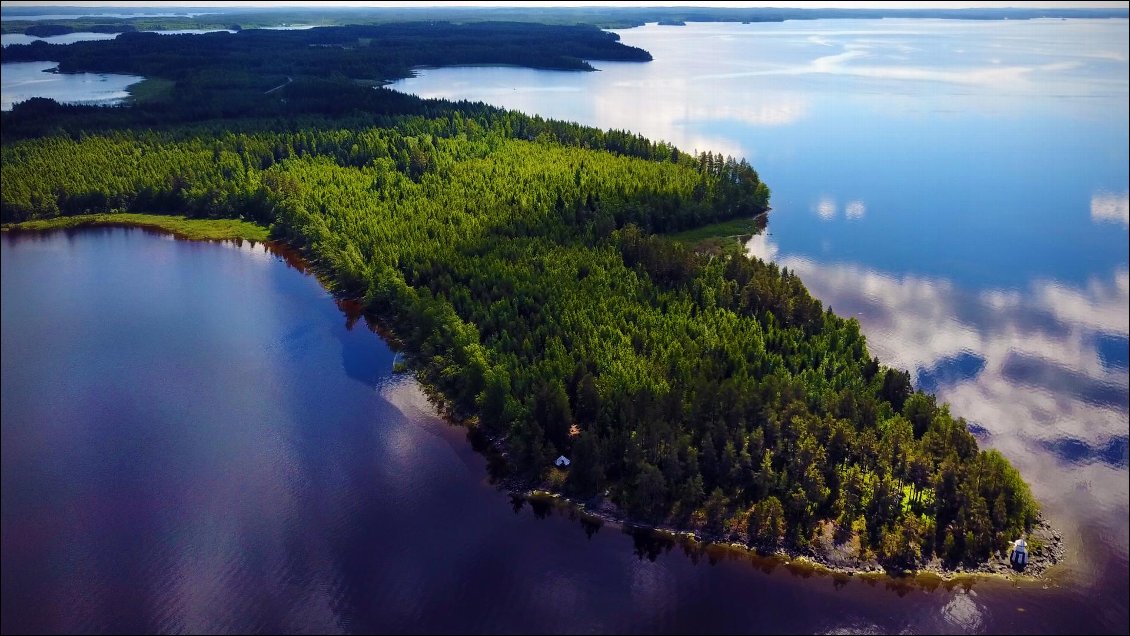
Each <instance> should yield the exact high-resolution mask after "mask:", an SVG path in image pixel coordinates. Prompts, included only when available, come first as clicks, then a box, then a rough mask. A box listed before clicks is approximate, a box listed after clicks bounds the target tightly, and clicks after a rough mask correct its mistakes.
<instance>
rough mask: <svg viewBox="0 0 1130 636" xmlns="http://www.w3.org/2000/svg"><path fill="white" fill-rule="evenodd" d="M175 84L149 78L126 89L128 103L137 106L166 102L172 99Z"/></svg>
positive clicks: (169, 81) (165, 80) (170, 81)
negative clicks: (128, 97)
mask: <svg viewBox="0 0 1130 636" xmlns="http://www.w3.org/2000/svg"><path fill="white" fill-rule="evenodd" d="M175 84H176V82H174V81H172V80H167V79H160V78H156V77H151V78H148V79H143V80H141V81H140V82H138V83H136V84H131V85H130V86H129V87H127V88H126V92H127V93H129V96H130V101H132V102H134V103H138V104H145V103H158V102H167V101H169V100H170V99H172V95H173V86H174V85H175Z"/></svg>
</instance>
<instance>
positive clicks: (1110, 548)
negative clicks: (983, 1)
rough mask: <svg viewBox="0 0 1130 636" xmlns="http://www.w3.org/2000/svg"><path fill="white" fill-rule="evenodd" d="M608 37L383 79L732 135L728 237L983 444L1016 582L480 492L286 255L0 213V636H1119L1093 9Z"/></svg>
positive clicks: (1119, 311)
mask: <svg viewBox="0 0 1130 636" xmlns="http://www.w3.org/2000/svg"><path fill="white" fill-rule="evenodd" d="M620 33H621V36H622V37H623V39H624V41H625V42H626V43H628V44H633V45H636V46H642V47H644V48H646V49H647V50H649V51H650V52H651V53H652V54H653V55H654V57H655V60H654V61H653V62H651V63H647V64H609V63H601V62H598V63H596V66H597V67H599V68H600V69H602V70H601V72H599V73H564V72H551V71H531V70H524V69H513V68H502V69H499V68H459V69H436V70H427V71H423V72H421V74H420V76H419V77H417V78H415V79H412V80H406V81H404V82H400V83H398V84H397V85H396V87H397V88H400V89H402V90H407V91H410V92H417V93H420V94H423V95H427V96H444V97H454V98H472V99H483V100H485V101H488V102H491V103H495V104H498V105H503V106H508V107H515V108H519V109H521V110H524V111H526V112H532V113H538V114H541V115H543V116H549V117H559V118H565V119H571V120H577V121H581V122H583V123H587V124H593V125H598V126H602V127H616V128H628V129H631V130H634V131H638V132H642V133H644V134H646V135H648V136H653V137H658V138H664V139H669V140H672V141H675V142H676V143H678V144H680V145H681V146H682V147H683V148H685V149H688V150H690V149H694V148H698V149H703V150H705V149H713V150H722V151H724V152H729V153H731V154H740V155H743V156H747V157H749V158H750V160H751V162H752V163H753V164H754V166H755V167H757V168H758V170H759V171H760V172H761V175H762V177H763V178H764V179H765V181H766V182H767V183H768V184H769V185H770V186H771V187H772V188H773V193H774V194H773V208H774V209H773V212H772V213H771V215H770V220H769V226H768V231H767V233H766V234H765V235H763V236H759V237H755V238H754V239H753V240H751V241H750V244H749V249H750V250H751V251H753V252H754V253H756V254H759V255H762V256H764V257H767V258H772V259H774V260H776V261H778V262H780V263H782V264H784V265H787V266H788V267H789V268H790V269H795V270H796V271H797V272H798V273H800V275H801V277H802V278H803V280H804V281H805V283H806V284H807V285H808V286H809V288H810V289H811V290H812V291H813V292H814V293H815V294H816V295H817V296H818V297H819V298H821V299H822V300H823V301H825V303H826V304H830V305H831V306H832V307H833V308H834V309H835V310H836V311H837V312H838V313H841V314H844V315H849V316H856V317H857V318H858V319H859V320H860V322H861V324H862V325H863V329H864V332H865V333H866V334H867V336H868V339H869V343H870V345H871V347H872V349H873V350H874V351H875V352H876V353H877V354H878V355H879V356H880V357H881V358H882V359H883V360H884V361H885V362H889V363H894V364H897V365H900V366H903V367H906V368H909V369H911V370H912V373H913V374H914V376H915V378H916V380H917V382H918V384H919V385H920V386H924V387H927V388H929V389H931V390H933V391H935V392H936V393H937V394H938V395H939V396H940V397H941V398H942V399H944V400H946V401H948V402H950V403H951V404H952V408H953V411H954V412H955V413H956V414H958V415H963V416H965V417H967V418H969V419H970V420H971V421H972V422H973V423H974V430H975V432H976V433H977V435H978V437H979V438H980V440H981V442H982V444H984V445H987V446H990V447H994V448H998V449H1000V450H1001V451H1002V452H1003V453H1004V454H1005V455H1006V456H1008V457H1009V458H1010V459H1011V460H1012V461H1013V462H1014V463H1015V464H1016V465H1017V466H1018V468H1020V470H1021V471H1022V472H1023V474H1024V475H1025V477H1026V478H1027V479H1028V480H1029V482H1030V483H1031V484H1032V486H1033V490H1034V491H1035V493H1036V495H1037V497H1038V498H1039V499H1040V500H1041V502H1043V504H1044V507H1045V512H1046V513H1047V515H1048V517H1049V518H1050V519H1051V520H1052V522H1053V523H1054V524H1055V525H1056V526H1057V527H1059V528H1060V529H1061V530H1063V531H1064V533H1065V535H1066V539H1067V549H1068V558H1069V563H1068V564H1067V565H1066V566H1065V567H1063V568H1061V569H1060V571H1059V572H1058V574H1057V575H1056V576H1055V577H1053V579H1052V580H1050V581H1049V582H1047V583H1046V584H1035V585H1030V584H1025V585H1017V584H1013V583H1008V582H1002V581H978V582H976V583H975V584H972V585H936V584H935V585H907V584H896V583H891V582H868V581H863V580H849V579H839V578H833V577H830V576H823V575H812V574H811V573H808V572H805V571H804V570H802V569H799V568H794V567H789V566H785V565H779V564H776V563H774V562H765V561H758V560H753V559H750V558H748V557H744V556H738V555H734V554H729V553H726V552H721V551H707V552H704V551H701V550H696V549H690V548H684V547H682V546H679V545H673V544H665V543H663V542H661V541H657V540H655V539H653V538H648V537H646V536H633V535H630V534H626V533H624V532H621V531H620V530H618V529H616V528H613V527H609V526H606V527H602V528H596V527H593V526H587V525H585V524H583V523H581V522H580V521H579V520H577V519H571V518H569V515H568V514H567V513H564V512H561V511H556V510H554V509H553V508H552V507H545V506H536V507H534V506H531V505H529V504H526V505H520V504H516V503H514V502H512V501H511V499H510V497H509V496H508V495H506V494H505V493H504V492H501V491H499V490H498V489H496V488H495V487H494V486H492V485H490V483H489V480H488V476H487V475H488V471H487V467H486V460H485V459H483V458H482V456H480V455H479V454H477V453H476V452H475V451H474V450H473V449H472V447H471V444H470V443H469V442H468V441H467V439H466V436H465V434H464V433H463V431H462V430H461V429H459V428H456V427H453V426H451V425H448V424H447V423H445V422H444V421H443V420H442V419H441V418H439V417H437V416H436V414H435V412H434V409H432V408H431V407H430V406H429V404H428V402H427V400H426V399H425V398H424V397H423V395H422V393H421V391H420V389H419V387H418V386H417V385H416V384H415V382H414V381H413V380H412V379H411V378H408V377H405V376H403V375H395V374H393V373H391V367H392V360H393V352H391V351H390V350H389V348H388V347H387V346H386V345H385V344H384V343H383V341H382V340H380V338H378V337H377V336H376V335H374V334H373V333H372V332H371V331H370V330H369V329H367V328H366V327H365V325H364V323H360V324H352V328H350V324H351V323H352V321H351V320H350V319H349V318H348V317H347V316H346V315H345V314H343V313H342V312H341V311H340V310H339V309H338V308H337V307H336V305H335V303H334V302H333V300H332V299H331V298H330V296H329V295H328V294H327V293H326V292H325V291H324V290H322V289H321V288H320V286H319V285H318V284H317V282H316V281H315V280H314V279H313V278H312V277H310V276H308V275H306V274H303V273H302V272H300V271H298V270H295V269H293V268H290V267H288V266H287V264H286V263H285V261H284V260H283V259H281V258H279V257H277V256H275V255H273V254H272V253H271V252H270V251H267V250H265V249H264V247H263V246H262V245H257V246H252V245H250V244H247V243H243V244H242V245H236V244H230V243H229V244H215V243H187V242H181V241H175V240H171V239H169V238H167V237H161V236H155V235H152V234H148V233H146V232H144V231H142V230H139V229H132V230H127V229H98V230H85V231H78V232H56V233H51V234H44V235H26V234H21V235H9V234H5V235H4V236H3V237H2V238H0V282H2V284H0V292H2V296H0V312H2V314H0V328H2V333H3V338H2V339H0V348H2V355H0V388H2V390H0V416H2V417H0V433H2V444H0V454H2V460H3V461H2V468H0V471H2V496H3V501H4V506H3V511H2V518H0V524H2V533H0V537H2V538H0V549H2V561H3V564H4V567H3V569H2V573H0V577H2V587H3V594H2V595H0V603H2V605H3V608H2V615H3V618H4V624H3V631H4V632H22V631H86V632H91V631H94V632H110V631H115V632H117V631H147V632H153V631H189V632H197V631H222V632H233V631H234V632H245V631H262V632H275V631H290V632H299V631H334V632H353V631H412V632H437V631H464V632H485V631H490V632H499V631H512V632H515V631H526V630H530V631H565V632H579V631H598V632H604V631H617V632H656V631H662V632H688V631H693V632H726V633H734V632H740V633H749V632H819V633H828V632H836V633H886V632H896V631H914V632H926V633H953V632H1059V633H1087V632H1103V633H1106V632H1125V631H1126V627H1127V624H1128V611H1127V602H1126V598H1127V596H1128V591H1130V590H1128V587H1130V586H1128V580H1127V578H1128V577H1127V570H1128V556H1127V555H1128V551H1130V549H1128V546H1127V543H1128V523H1127V516H1128V482H1130V479H1128V477H1130V475H1128V467H1127V463H1128V462H1127V418H1128V407H1127V390H1128V389H1127V387H1128V375H1130V373H1128V371H1127V358H1128V357H1130V356H1128V353H1127V336H1128V333H1127V332H1128V328H1127V322H1128V319H1130V275H1128V273H1127V270H1128V257H1127V253H1128V239H1127V224H1128V221H1127V172H1128V170H1127V167H1128V159H1127V143H1126V139H1127V123H1126V122H1127V102H1128V99H1127V84H1128V82H1127V59H1126V50H1127V29H1126V21H1125V20H1120V21H1095V22H1091V21H1066V22H1050V21H1031V22H1022V23H1003V22H986V23H979V22H978V23H973V22H948V21H926V20H915V21H898V20H883V21H813V22H799V23H791V22H786V23H778V24H758V25H736V24H729V25H727V24H722V25H719V24H692V25H691V26H688V27H658V26H654V25H652V26H647V27H643V28H639V29H631V30H626V31H621V32H620Z"/></svg>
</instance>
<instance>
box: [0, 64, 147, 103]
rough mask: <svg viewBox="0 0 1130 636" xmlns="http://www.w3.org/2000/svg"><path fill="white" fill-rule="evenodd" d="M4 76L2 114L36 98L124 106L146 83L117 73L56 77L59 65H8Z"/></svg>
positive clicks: (1, 80)
mask: <svg viewBox="0 0 1130 636" xmlns="http://www.w3.org/2000/svg"><path fill="white" fill-rule="evenodd" d="M2 66H3V68H2V69H0V70H3V73H2V75H0V110H12V106H13V105H15V104H16V103H18V102H22V101H25V100H28V99H31V98H32V97H49V98H51V99H53V100H55V101H57V102H60V103H68V104H95V105H104V106H108V105H113V104H120V103H121V102H122V101H124V100H125V99H126V98H127V97H129V93H128V92H127V91H126V88H128V87H129V86H130V85H132V84H136V83H138V82H140V81H141V80H143V79H145V78H143V77H139V76H137V75H119V74H114V73H54V72H52V70H53V69H55V68H56V67H57V66H58V64H57V63H56V62H7V63H5V64H3V65H2Z"/></svg>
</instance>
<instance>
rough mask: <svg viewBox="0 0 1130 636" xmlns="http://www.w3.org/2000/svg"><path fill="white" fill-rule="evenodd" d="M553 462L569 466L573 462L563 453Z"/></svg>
mask: <svg viewBox="0 0 1130 636" xmlns="http://www.w3.org/2000/svg"><path fill="white" fill-rule="evenodd" d="M553 463H554V464H557V465H558V466H568V465H569V464H571V463H572V462H570V461H569V458H568V457H566V456H564V455H562V456H560V457H558V458H557V459H556V460H555V461H554V462H553Z"/></svg>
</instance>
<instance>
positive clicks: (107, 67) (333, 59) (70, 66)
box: [0, 22, 651, 79]
mask: <svg viewBox="0 0 1130 636" xmlns="http://www.w3.org/2000/svg"><path fill="white" fill-rule="evenodd" d="M40 28H47V27H45V26H41V27H40ZM619 39H620V36H618V35H616V34H615V33H609V32H607V31H601V30H600V29H597V28H595V27H591V26H553V25H542V24H529V23H518V22H490V23H472V24H450V23H445V22H415V23H400V24H384V25H375V26H341V27H322V28H316V29H301V30H271V29H243V30H240V31H238V32H236V33H228V32H227V31H218V32H214V33H205V34H181V35H163V34H156V33H151V32H134V33H123V34H121V35H119V36H118V37H116V38H114V39H113V40H101V41H96V42H75V43H72V44H66V45H57V44H47V43H46V42H42V41H40V42H33V43H31V44H22V45H10V46H8V47H5V48H4V49H3V51H2V53H0V59H2V60H3V61H4V62H26V61H37V60H50V61H53V62H59V70H60V71H62V72H65V73H73V72H80V71H94V72H106V73H132V74H136V75H145V76H156V77H163V78H167V79H178V78H181V77H185V76H188V75H193V74H198V73H202V72H207V71H213V72H214V71H219V70H226V69H240V70H242V71H243V72H245V73H258V74H265V75H272V76H273V75H279V74H281V75H296V74H297V75H305V74H317V73H322V72H324V71H325V70H326V69H327V67H328V66H331V65H332V67H333V70H334V71H335V72H337V73H340V74H342V75H345V76H346V77H349V78H351V79H388V78H393V77H405V76H407V75H408V74H409V72H410V70H411V68H412V67H414V66H426V65H435V66H439V65H455V64H519V65H522V66H529V67H532V68H553V69H564V70H592V66H590V65H589V64H588V63H587V62H585V60H616V61H631V62H646V61H649V60H651V55H650V54H648V53H647V51H644V50H642V49H639V48H636V47H631V46H626V45H624V44H621V43H620V42H619Z"/></svg>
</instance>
